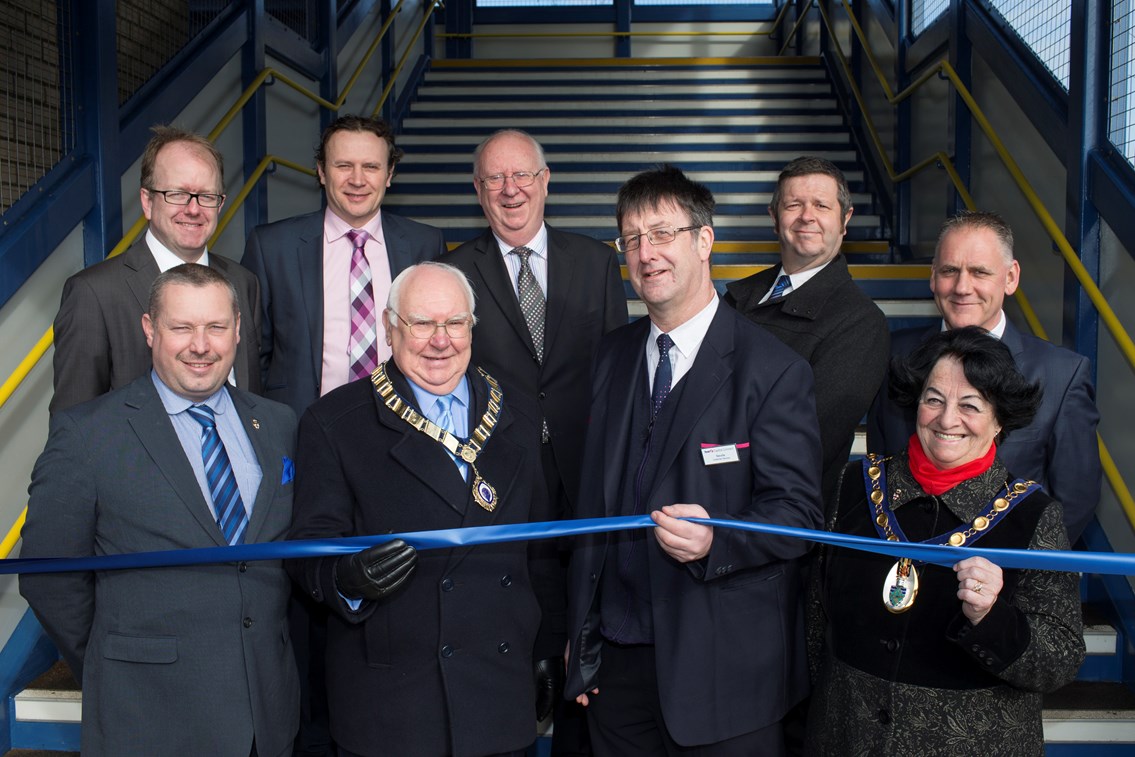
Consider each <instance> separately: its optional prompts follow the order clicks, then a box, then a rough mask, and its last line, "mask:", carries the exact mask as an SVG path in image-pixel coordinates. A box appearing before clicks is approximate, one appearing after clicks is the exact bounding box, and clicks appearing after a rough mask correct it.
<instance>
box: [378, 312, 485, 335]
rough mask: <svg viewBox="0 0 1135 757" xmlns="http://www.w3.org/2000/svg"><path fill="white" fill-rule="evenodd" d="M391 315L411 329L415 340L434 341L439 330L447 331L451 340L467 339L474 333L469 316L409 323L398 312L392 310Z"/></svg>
mask: <svg viewBox="0 0 1135 757" xmlns="http://www.w3.org/2000/svg"><path fill="white" fill-rule="evenodd" d="M390 312H391V313H394V315H395V316H396V317H397V318H398V320H400V321H402V323H404V324H406V326H407V328H409V329H410V334H411V335H412V336H413V337H414V338H415V339H433V336H434V334H436V333H437V330H438V329H445V333H446V334H448V335H449V338H450V339H465V338H467V337H468V336H469V334H470V333H471V332H472V331H473V319H472V318H470V317H469V316H465V317H463V318H450V319H449V320H448V321H442V322H441V323H439V322H437V321H407V320H406V319H405V318H403V317H402V316H401V314H399V313H398V312H397V311H395V310H391V311H390Z"/></svg>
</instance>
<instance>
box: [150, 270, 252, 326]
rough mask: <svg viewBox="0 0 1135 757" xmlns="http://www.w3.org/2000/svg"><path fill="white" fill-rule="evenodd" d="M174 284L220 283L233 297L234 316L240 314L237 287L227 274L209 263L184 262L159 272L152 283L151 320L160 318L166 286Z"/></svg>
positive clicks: (197, 285)
mask: <svg viewBox="0 0 1135 757" xmlns="http://www.w3.org/2000/svg"><path fill="white" fill-rule="evenodd" d="M174 284H182V285H184V286H191V287H197V288H202V287H207V286H212V285H213V284H219V285H220V286H223V287H224V288H225V289H226V290H228V293H229V297H230V298H231V299H232V303H233V317H236V316H239V315H240V301H239V300H238V299H237V294H236V287H235V286H233V283H232V282H231V281H229V278H228V277H227V276H225V275H224V274H223V273H221V272H220V271H218V270H216V269H215V268H210V267H209V266H207V265H200V264H199V263H182V264H181V265H178V266H174V267H173V268H171V269H169V270H168V271H164V272H162V273H159V274H158V277H157V278H156V279H154V283H153V284H151V285H150V302H149V304H148V306H147V308H146V311H147V312H148V313H149V314H150V320H152V321H156V320H157V319H158V315H159V314H160V313H161V309H162V295H163V294H164V293H165V290H166V287H168V286H172V285H174Z"/></svg>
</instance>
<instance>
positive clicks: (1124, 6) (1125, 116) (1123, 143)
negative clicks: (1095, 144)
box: [1107, 0, 1135, 164]
mask: <svg viewBox="0 0 1135 757" xmlns="http://www.w3.org/2000/svg"><path fill="white" fill-rule="evenodd" d="M1109 89H1110V92H1109V97H1108V100H1109V104H1108V111H1109V112H1108V125H1107V131H1108V137H1110V139H1111V142H1112V144H1114V145H1115V147H1116V149H1117V150H1119V152H1121V153H1122V154H1123V157H1125V158H1126V159H1127V161H1128V162H1129V163H1132V164H1135V4H1133V3H1132V2H1131V0H1118V2H1116V3H1114V4H1113V6H1112V25H1111V80H1110V85H1109Z"/></svg>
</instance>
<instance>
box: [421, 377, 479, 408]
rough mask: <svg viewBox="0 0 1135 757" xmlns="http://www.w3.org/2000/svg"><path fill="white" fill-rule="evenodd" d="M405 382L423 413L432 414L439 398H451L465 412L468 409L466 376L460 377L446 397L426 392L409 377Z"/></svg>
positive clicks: (467, 380) (467, 382) (467, 381)
mask: <svg viewBox="0 0 1135 757" xmlns="http://www.w3.org/2000/svg"><path fill="white" fill-rule="evenodd" d="M406 382H407V383H408V384H409V385H410V390H411V391H413V392H414V399H415V400H416V401H417V403H418V408H419V409H420V410H421V411H422V412H423V413H430V412H432V409H433V406H434V403H436V402H437V400H438V398H440V397H452V398H453V401H454V402H455V403H457V404H459V405H461V407H463V408H464V409H465V410H468V409H469V379H468V377H466V376H462V377H461V380H460V381H458V382H457V386H455V387H454V388H453V391H452V392H450V393H449V394H448V395H446V394H434V393H433V392H430V391H427V390H425V389H423V388H422V387H420V386H418V385H417V384H415V383H414V382H413V381H411V380H410V378H409V377H407V378H406ZM451 412H453V411H451Z"/></svg>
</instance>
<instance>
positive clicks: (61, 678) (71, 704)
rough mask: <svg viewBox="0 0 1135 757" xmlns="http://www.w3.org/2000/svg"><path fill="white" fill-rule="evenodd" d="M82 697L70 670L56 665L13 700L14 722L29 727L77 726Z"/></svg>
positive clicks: (63, 664)
mask: <svg viewBox="0 0 1135 757" xmlns="http://www.w3.org/2000/svg"><path fill="white" fill-rule="evenodd" d="M82 709H83V695H82V692H81V691H80V690H79V684H78V682H76V681H75V677H74V676H73V675H72V674H71V669H70V668H69V667H68V666H67V664H66V663H65V662H63V661H59V662H56V663H55V664H54V665H53V666H51V667H50V668H48V670H47V671H46V672H45V673H43V674H42V675H40V676H39V677H38V678H36V679H35V680H34V681H32V682H31V683H30V684H28V685H27V687H26V688H24V690H23V691H21V692H20V693H19V694H16V696H15V710H14V712H15V718H16V720H19V721H24V722H31V723H79V722H81V721H82V719H83V718H82Z"/></svg>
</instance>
